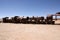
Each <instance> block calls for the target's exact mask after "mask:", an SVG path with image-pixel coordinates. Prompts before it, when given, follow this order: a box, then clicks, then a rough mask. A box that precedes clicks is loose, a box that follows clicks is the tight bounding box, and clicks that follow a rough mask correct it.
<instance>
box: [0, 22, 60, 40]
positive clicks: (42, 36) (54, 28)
mask: <svg viewBox="0 0 60 40" xmlns="http://www.w3.org/2000/svg"><path fill="white" fill-rule="evenodd" d="M56 22H57V21H56ZM0 40H60V25H45V24H44V25H43V24H13V23H0Z"/></svg>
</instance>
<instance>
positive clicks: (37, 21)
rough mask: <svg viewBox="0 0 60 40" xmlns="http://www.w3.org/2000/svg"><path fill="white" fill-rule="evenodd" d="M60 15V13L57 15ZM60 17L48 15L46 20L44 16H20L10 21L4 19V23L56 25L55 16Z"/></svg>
mask: <svg viewBox="0 0 60 40" xmlns="http://www.w3.org/2000/svg"><path fill="white" fill-rule="evenodd" d="M57 14H58V15H60V12H59V13H57ZM58 15H55V14H54V15H48V16H47V17H46V18H44V17H43V16H41V17H34V16H32V17H26V18H24V17H22V18H21V17H19V16H14V17H12V18H10V19H9V17H4V18H3V23H22V24H55V21H54V20H53V16H58Z"/></svg>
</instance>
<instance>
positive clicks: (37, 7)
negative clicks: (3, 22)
mask: <svg viewBox="0 0 60 40" xmlns="http://www.w3.org/2000/svg"><path fill="white" fill-rule="evenodd" d="M56 12H60V0H0V17H5V16H8V17H11V16H15V15H18V16H46V15H47V14H55V13H56Z"/></svg>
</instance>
